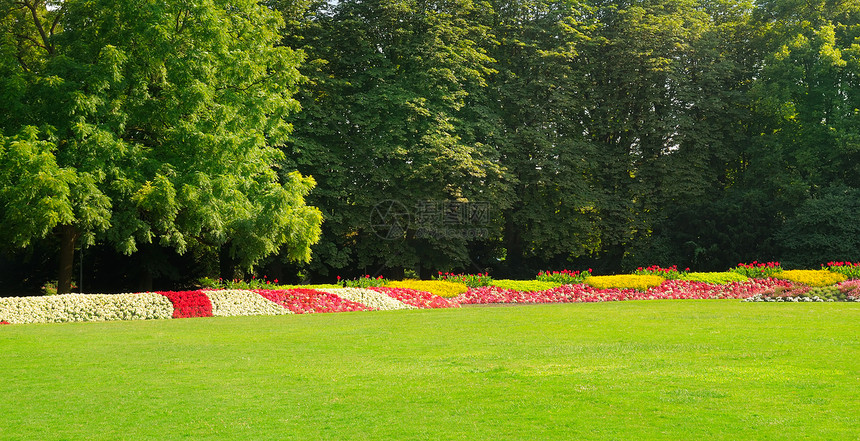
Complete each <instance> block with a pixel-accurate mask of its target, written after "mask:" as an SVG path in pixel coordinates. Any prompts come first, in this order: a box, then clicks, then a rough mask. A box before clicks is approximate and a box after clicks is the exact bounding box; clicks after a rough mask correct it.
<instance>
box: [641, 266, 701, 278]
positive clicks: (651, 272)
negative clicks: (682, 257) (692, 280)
mask: <svg viewBox="0 0 860 441" xmlns="http://www.w3.org/2000/svg"><path fill="white" fill-rule="evenodd" d="M688 271H690V268H687V269H686V270H684V272H681V271H678V266H677V265H672V266H670V267H668V268H661V267H660V266H659V265H651V266H649V267H647V268H643V267H641V266H640V267H639V268H637V269H636V271H634V272H633V274H637V275H640V276H660V277H662V278H664V279H666V280H677V279H683V277H682V276H683V275H684V274H685V273H687V272H688Z"/></svg>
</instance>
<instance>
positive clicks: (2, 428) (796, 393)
mask: <svg viewBox="0 0 860 441" xmlns="http://www.w3.org/2000/svg"><path fill="white" fill-rule="evenodd" d="M858 360H860V304H858V303H800V304H795V303H788V304H775V303H742V302H739V301H736V300H730V301H691V300H684V301H644V302H643V301H637V302H617V303H593V304H566V305H561V304H558V305H535V306H513V307H495V308H494V307H469V308H462V309H452V310H420V311H396V312H362V313H340V314H316V315H302V316H277V317H235V318H207V319H181V320H164V321H146V322H109V323H81V324H58V325H15V326H2V327H0V381H1V382H0V440H4V441H10V440H26V441H32V440H101V439H104V440H123V439H125V440H147V439H150V440H168V439H189V440H208V439H218V440H222V439H223V440H265V439H271V440H283V439H309V440H311V439H313V440H316V439H324V440H327V439H341V440H362V439H367V440H412V439H427V440H447V439H452V440H453V439H457V440H470V441H472V440H505V439H523V440H525V439H534V440H550V439H559V440H575V439H612V440H616V439H629V440H640V439H666V440H693V439H725V440H739V439H749V440H768V439H822V440H825V439H826V440H854V439H860V362H858Z"/></svg>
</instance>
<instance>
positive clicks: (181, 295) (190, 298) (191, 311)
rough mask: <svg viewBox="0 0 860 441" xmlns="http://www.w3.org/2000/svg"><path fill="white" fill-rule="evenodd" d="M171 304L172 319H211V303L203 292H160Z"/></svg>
mask: <svg viewBox="0 0 860 441" xmlns="http://www.w3.org/2000/svg"><path fill="white" fill-rule="evenodd" d="M158 294H161V295H163V296H165V297H167V298H168V299H169V300H170V303H173V318H188V317H212V302H211V301H210V300H209V297H207V296H206V294H204V293H203V291H200V290H198V291H160V292H158Z"/></svg>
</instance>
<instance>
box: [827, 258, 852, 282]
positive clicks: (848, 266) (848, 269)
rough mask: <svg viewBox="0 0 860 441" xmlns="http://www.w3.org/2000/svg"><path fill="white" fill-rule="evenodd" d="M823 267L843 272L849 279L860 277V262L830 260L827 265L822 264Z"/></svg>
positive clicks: (835, 271)
mask: <svg viewBox="0 0 860 441" xmlns="http://www.w3.org/2000/svg"><path fill="white" fill-rule="evenodd" d="M821 268H823V269H826V270H828V271H833V272H834V273H839V274H842V275H843V276H845V277H846V278H848V279H852V280H857V279H860V262H854V263H852V262H828V263H827V265H826V266H825V265H824V264H822V265H821Z"/></svg>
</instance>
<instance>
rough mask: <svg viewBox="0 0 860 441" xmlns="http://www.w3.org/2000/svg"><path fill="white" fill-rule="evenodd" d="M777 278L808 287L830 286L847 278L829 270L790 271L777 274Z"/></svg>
mask: <svg viewBox="0 0 860 441" xmlns="http://www.w3.org/2000/svg"><path fill="white" fill-rule="evenodd" d="M774 277H775V278H777V279H783V280H790V281H792V282H797V283H802V284H804V285H807V286H830V285H833V284H836V283H839V282H843V281H845V279H846V278H847V277H845V276H844V275H843V274H840V273H834V272H830V271H828V270H789V271H783V272H781V273H778V274H775V275H774Z"/></svg>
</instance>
